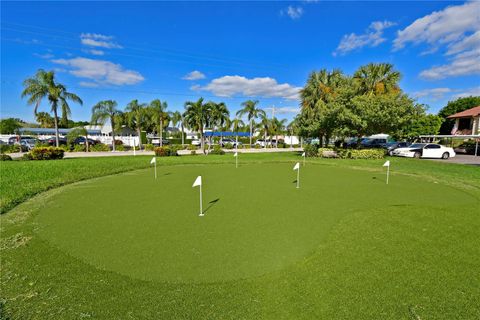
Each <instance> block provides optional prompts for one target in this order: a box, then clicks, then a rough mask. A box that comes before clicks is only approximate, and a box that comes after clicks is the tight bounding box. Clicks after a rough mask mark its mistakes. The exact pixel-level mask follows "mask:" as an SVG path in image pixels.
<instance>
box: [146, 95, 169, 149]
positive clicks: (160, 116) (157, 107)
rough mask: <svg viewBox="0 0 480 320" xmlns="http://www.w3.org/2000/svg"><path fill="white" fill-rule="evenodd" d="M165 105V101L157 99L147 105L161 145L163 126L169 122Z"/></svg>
mask: <svg viewBox="0 0 480 320" xmlns="http://www.w3.org/2000/svg"><path fill="white" fill-rule="evenodd" d="M167 107H168V105H167V102H165V101H164V102H161V101H160V100H158V99H155V100H153V101H152V102H150V106H149V107H148V109H149V113H150V115H151V117H152V121H153V123H154V124H155V125H156V126H157V128H158V129H157V133H158V134H159V136H160V146H161V147H162V146H163V128H164V127H165V126H168V123H169V122H170V115H169V113H168V112H167Z"/></svg>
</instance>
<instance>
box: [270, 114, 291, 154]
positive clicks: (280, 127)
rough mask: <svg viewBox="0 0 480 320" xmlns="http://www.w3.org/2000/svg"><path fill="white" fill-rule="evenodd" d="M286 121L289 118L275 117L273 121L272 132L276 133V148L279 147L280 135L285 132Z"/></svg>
mask: <svg viewBox="0 0 480 320" xmlns="http://www.w3.org/2000/svg"><path fill="white" fill-rule="evenodd" d="M286 123H287V119H282V120H278V119H277V118H275V117H274V118H273V119H272V121H271V128H272V134H275V148H278V135H279V134H282V133H283V132H284V130H285V124H286Z"/></svg>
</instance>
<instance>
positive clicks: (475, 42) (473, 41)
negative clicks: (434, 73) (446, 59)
mask: <svg viewBox="0 0 480 320" xmlns="http://www.w3.org/2000/svg"><path fill="white" fill-rule="evenodd" d="M468 50H480V31H477V32H475V33H474V34H472V35H470V36H467V37H465V38H463V39H462V40H460V41H457V42H454V43H452V44H451V45H449V47H448V51H447V55H452V54H457V53H460V52H464V51H468Z"/></svg>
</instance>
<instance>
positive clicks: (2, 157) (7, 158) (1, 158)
mask: <svg viewBox="0 0 480 320" xmlns="http://www.w3.org/2000/svg"><path fill="white" fill-rule="evenodd" d="M0 161H12V157H10V156H9V155H8V154H3V153H2V154H0Z"/></svg>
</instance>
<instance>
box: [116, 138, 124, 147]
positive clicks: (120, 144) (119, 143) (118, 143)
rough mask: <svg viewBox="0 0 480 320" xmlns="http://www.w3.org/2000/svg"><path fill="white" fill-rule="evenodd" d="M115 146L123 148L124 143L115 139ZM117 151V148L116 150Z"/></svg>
mask: <svg viewBox="0 0 480 320" xmlns="http://www.w3.org/2000/svg"><path fill="white" fill-rule="evenodd" d="M115 145H116V146H122V145H123V141H122V140H117V139H115ZM115 149H116V148H115Z"/></svg>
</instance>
